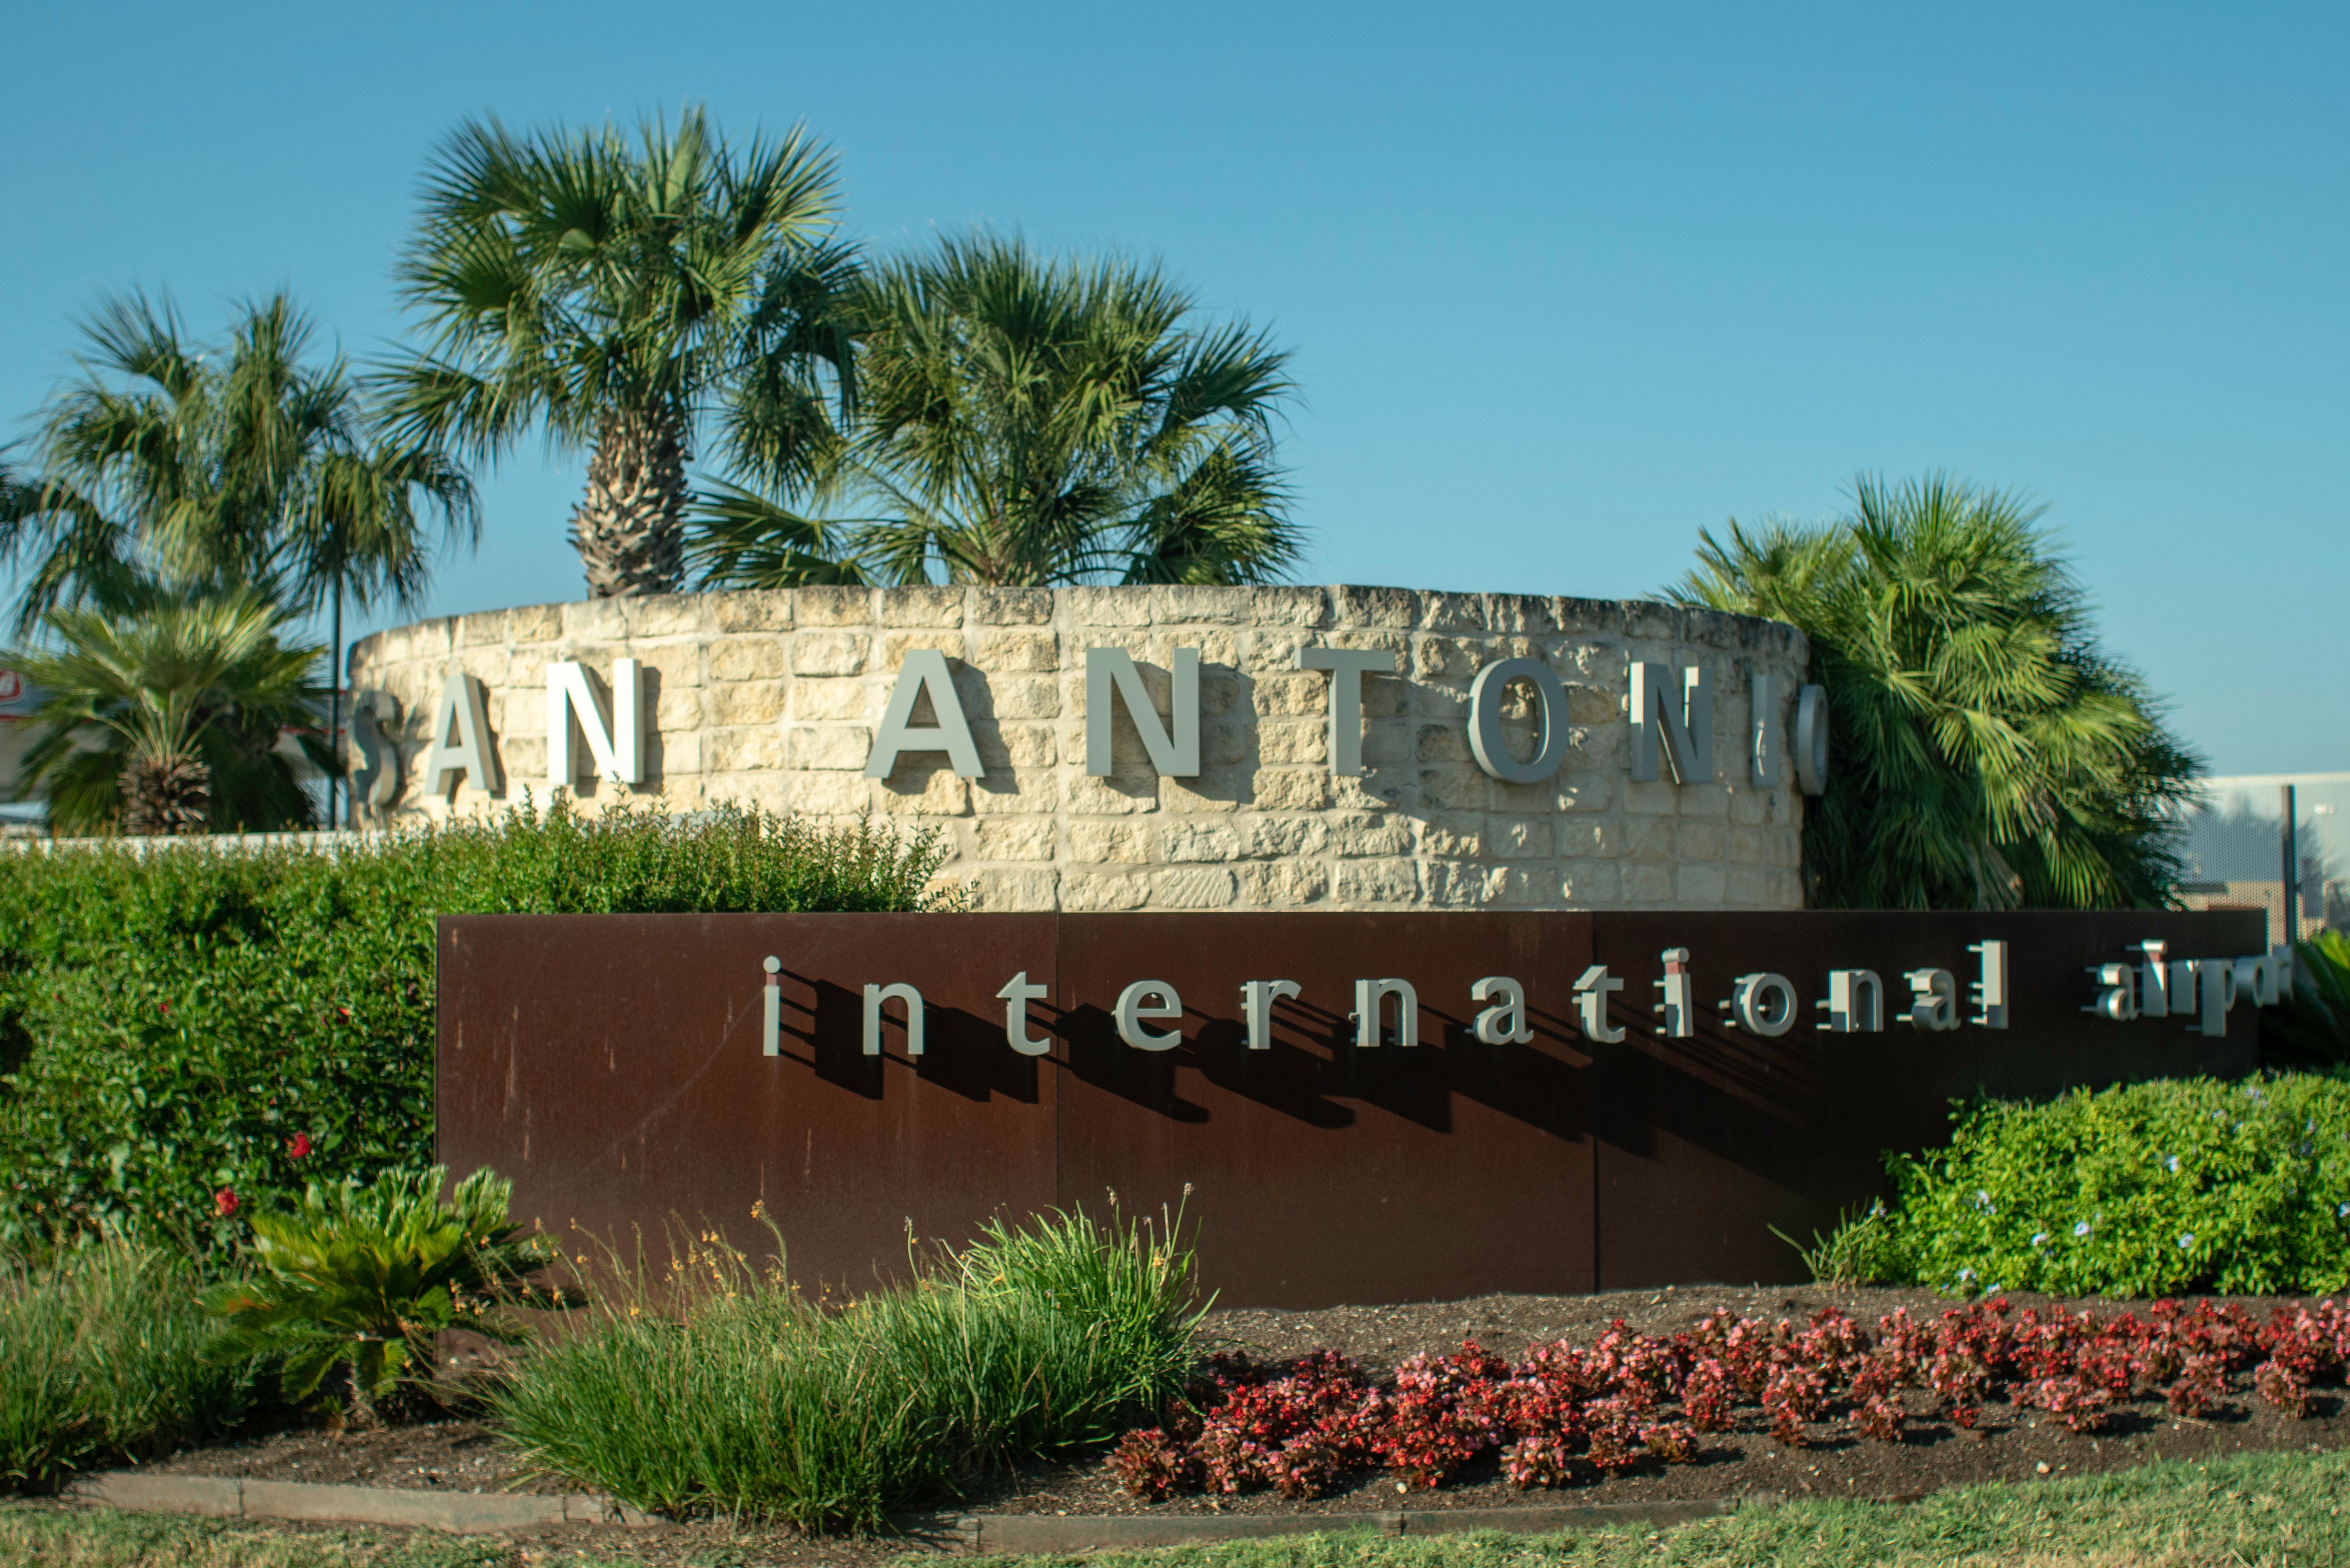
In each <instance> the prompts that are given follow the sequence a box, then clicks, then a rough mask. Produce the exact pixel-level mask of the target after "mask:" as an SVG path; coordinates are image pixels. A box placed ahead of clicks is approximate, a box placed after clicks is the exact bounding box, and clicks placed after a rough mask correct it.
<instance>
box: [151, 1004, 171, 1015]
mask: <svg viewBox="0 0 2350 1568" xmlns="http://www.w3.org/2000/svg"><path fill="white" fill-rule="evenodd" d="M155 1011H156V1012H160V1013H161V1014H162V1015H163V1016H164V1017H166V1018H169V1017H171V1016H172V1004H171V1003H170V1002H157V1003H156V1004H155Z"/></svg>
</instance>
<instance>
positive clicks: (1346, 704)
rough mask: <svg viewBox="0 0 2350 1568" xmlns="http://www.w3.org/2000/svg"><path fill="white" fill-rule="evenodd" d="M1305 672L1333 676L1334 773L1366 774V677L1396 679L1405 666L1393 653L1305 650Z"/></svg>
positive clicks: (1300, 658)
mask: <svg viewBox="0 0 2350 1568" xmlns="http://www.w3.org/2000/svg"><path fill="white" fill-rule="evenodd" d="M1297 665H1298V668H1299V669H1301V670H1328V671H1329V672H1330V771H1331V772H1332V773H1334V774H1339V775H1341V776H1342V777H1347V778H1354V777H1358V776H1360V775H1361V774H1362V771H1363V676H1364V675H1365V674H1366V673H1369V674H1372V675H1394V674H1396V673H1398V672H1399V670H1401V669H1402V665H1401V663H1400V662H1399V659H1397V657H1396V656H1395V655H1394V654H1392V653H1382V652H1380V651H1378V649H1368V648H1301V649H1298V650H1297Z"/></svg>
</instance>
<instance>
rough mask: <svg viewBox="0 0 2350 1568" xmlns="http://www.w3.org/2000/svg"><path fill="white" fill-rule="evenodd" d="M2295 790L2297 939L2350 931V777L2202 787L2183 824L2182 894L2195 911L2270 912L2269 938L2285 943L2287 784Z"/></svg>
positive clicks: (2258, 777)
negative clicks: (2323, 932) (2318, 932)
mask: <svg viewBox="0 0 2350 1568" xmlns="http://www.w3.org/2000/svg"><path fill="white" fill-rule="evenodd" d="M2286 784H2291V785H2292V786H2293V795H2294V800H2293V815H2294V817H2295V818H2296V821H2295V824H2294V827H2295V833H2294V837H2295V840H2296V842H2295V845H2294V847H2295V848H2296V850H2297V851H2298V852H2299V856H2300V860H2301V865H2300V867H2299V870H2300V876H2299V877H2298V881H2299V883H2300V900H2299V902H2300V916H2301V919H2300V922H2299V923H2300V926H2301V929H2300V931H2299V932H2298V933H2296V934H2297V935H2300V936H2303V937H2306V936H2308V935H2309V934H2310V933H2312V932H2314V931H2316V930H2320V929H2324V928H2326V927H2328V926H2331V927H2333V928H2334V929H2337V930H2342V929H2350V880H2345V879H2350V773H2339V774H2238V775H2233V776H2230V777H2224V778H2207V779H2203V780H2201V781H2199V791H2200V794H2201V800H2200V802H2199V805H2197V806H2196V807H2195V809H2194V810H2193V811H2191V812H2190V813H2189V815H2187V817H2186V818H2185V820H2184V822H2183V823H2182V824H2181V827H2182V833H2183V842H2182V844H2181V846H2180V857H2181V858H2182V859H2183V860H2184V861H2185V862H2186V868H2187V880H2186V885H2185V887H2184V888H2183V889H2182V891H2183V892H2184V893H2185V895H2186V902H2187V904H2188V907H2189V908H2190V909H2230V908H2234V909H2266V910H2267V911H2268V912H2269V940H2271V941H2272V942H2273V941H2282V940H2284V923H2283V909H2282V905H2283V901H2284V899H2283V894H2284V867H2283V866H2282V859H2281V857H2282V836H2283V832H2284V805H2283V801H2282V788H2283V786H2284V785H2286Z"/></svg>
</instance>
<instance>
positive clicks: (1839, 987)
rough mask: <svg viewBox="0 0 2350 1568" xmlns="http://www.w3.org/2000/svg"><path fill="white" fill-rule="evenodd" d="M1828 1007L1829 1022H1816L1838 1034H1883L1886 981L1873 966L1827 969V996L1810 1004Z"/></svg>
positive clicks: (1819, 1026) (1821, 1027) (1816, 1027)
mask: <svg viewBox="0 0 2350 1568" xmlns="http://www.w3.org/2000/svg"><path fill="white" fill-rule="evenodd" d="M1812 1005H1813V1006H1814V1007H1825V1008H1826V1009H1827V1013H1828V1021H1827V1022H1826V1023H1816V1024H1814V1025H1813V1027H1814V1028H1815V1029H1825V1030H1828V1031H1830V1032H1832V1033H1837V1034H1882V1033H1884V1032H1885V982H1884V981H1881V980H1879V979H1877V971H1875V970H1873V969H1832V970H1830V971H1828V999H1827V1000H1826V1001H1825V1002H1814V1003H1812Z"/></svg>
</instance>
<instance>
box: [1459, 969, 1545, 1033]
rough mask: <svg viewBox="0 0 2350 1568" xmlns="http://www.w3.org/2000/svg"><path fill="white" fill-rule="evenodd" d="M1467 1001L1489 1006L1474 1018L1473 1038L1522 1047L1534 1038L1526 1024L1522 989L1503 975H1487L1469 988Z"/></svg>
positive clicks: (1524, 994)
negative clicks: (1475, 1030)
mask: <svg viewBox="0 0 2350 1568" xmlns="http://www.w3.org/2000/svg"><path fill="white" fill-rule="evenodd" d="M1469 999H1470V1000H1471V1002H1492V1003H1493V1005H1492V1006H1491V1007H1489V1008H1487V1009H1485V1011H1484V1012H1481V1013H1479V1014H1478V1015H1477V1038H1478V1039H1480V1040H1482V1041H1483V1042H1484V1043H1485V1044H1488V1045H1523V1044H1525V1043H1526V1042H1527V1041H1529V1040H1531V1039H1533V1038H1534V1025H1532V1024H1530V1023H1527V1022H1526V988H1525V987H1524V986H1523V985H1520V984H1519V983H1518V982H1517V981H1514V980H1512V979H1511V978H1510V977H1509V976H1507V975H1503V974H1489V975H1487V976H1486V977H1485V978H1484V979H1482V980H1481V981H1478V982H1477V983H1476V984H1474V985H1472V986H1471V987H1470V988H1469Z"/></svg>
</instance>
